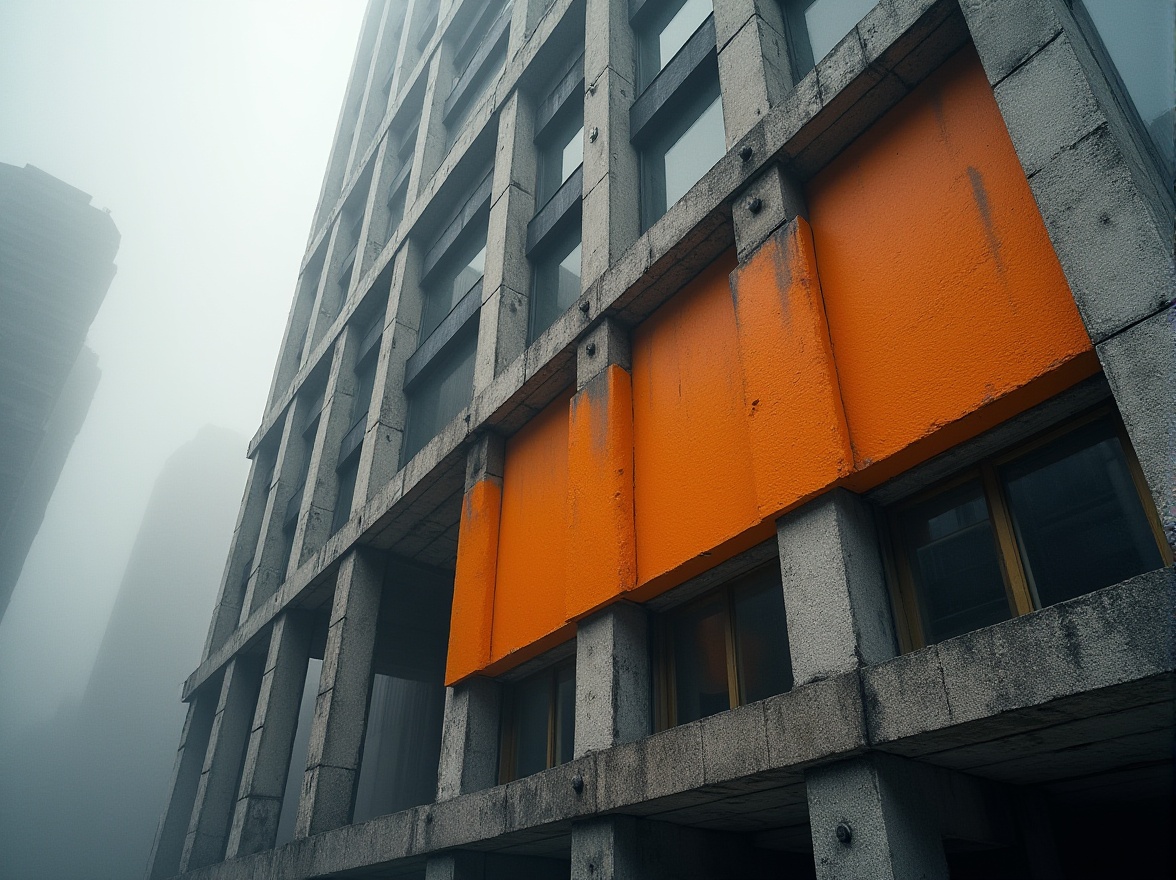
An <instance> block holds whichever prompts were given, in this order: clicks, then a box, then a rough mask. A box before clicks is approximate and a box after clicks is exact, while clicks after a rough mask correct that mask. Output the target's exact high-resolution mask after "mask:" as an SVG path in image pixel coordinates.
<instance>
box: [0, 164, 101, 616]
mask: <svg viewBox="0 0 1176 880" xmlns="http://www.w3.org/2000/svg"><path fill="white" fill-rule="evenodd" d="M118 243H119V235H118V230H117V229H115V227H114V222H113V221H112V220H111V219H110V217H109V215H107V214H106V213H104V212H103V211H99V210H98V209H97V208H94V207H92V206H91V205H90V197H89V196H88V195H86V194H85V193H84V192H82V191H81V190H78V189H75V188H74V187H72V186H70V185H69V184H67V183H63V182H62V181H60V180H58V179H57V178H55V177H51V176H50V175H48V174H46V173H45V172H43V171H40V170H38V169H36V168H34V167H32V166H31V165H26V166H25V167H24V168H17V167H15V166H13V165H4V164H0V617H2V616H3V615H4V611H5V609H6V608H7V607H8V600H9V599H10V598H11V596H12V590H13V588H14V587H15V586H16V581H17V579H18V578H19V577H20V571H21V568H22V567H23V566H24V560H25V556H26V555H27V554H28V550H29V546H30V545H31V544H32V542H33V538H35V537H36V535H37V530H38V529H39V528H40V526H41V520H42V519H43V518H44V516H45V508H46V506H47V505H48V503H49V498H50V496H51V495H52V494H53V489H54V487H55V486H56V485H57V478H58V476H59V475H60V473H61V468H62V466H63V465H64V464H65V458H66V456H67V455H68V453H69V449H70V447H71V446H72V445H73V441H74V438H75V437H76V436H77V433H78V431H79V430H80V429H81V426H82V422H83V421H84V420H85V417H86V412H87V411H88V410H89V407H90V401H91V399H92V398H93V396H94V389H95V388H96V387H97V385H98V375H99V372H98V366H97V358H96V357H95V355H94V353H93V352H92V351H90V350H89V349H86V348H83V343H84V342H85V338H86V330H87V328H89V326H90V322H91V321H93V320H94V315H95V314H97V312H98V307H99V305H101V303H102V299H103V297H105V296H106V291H107V288H109V287H110V281H111V279H112V278H113V277H114V271H115V267H114V262H113V261H114V255H115V253H116V252H117V251H118Z"/></svg>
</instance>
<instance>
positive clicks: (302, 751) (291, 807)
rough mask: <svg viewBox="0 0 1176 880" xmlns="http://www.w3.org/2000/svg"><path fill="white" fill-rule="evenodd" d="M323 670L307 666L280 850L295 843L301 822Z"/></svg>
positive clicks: (281, 822) (318, 665)
mask: <svg viewBox="0 0 1176 880" xmlns="http://www.w3.org/2000/svg"><path fill="white" fill-rule="evenodd" d="M322 669H323V661H322V660H315V659H313V658H312V659H311V660H310V662H309V663H307V665H306V682H305V683H304V684H303V686H302V702H301V703H300V704H299V705H298V726H297V727H295V728H294V745H293V747H292V748H291V749H290V767H289V769H287V771H286V787H285V788H284V789H283V790H282V808H281V812H280V813H279V814H278V836H277V839H276V840H275V846H281V845H282V844H283V843H288V842H290V841H291V840H293V839H294V822H295V820H296V819H297V818H298V798H299V795H301V793H302V777H303V776H304V775H305V773H306V753H307V750H308V748H309V747H310V725H311V722H313V721H314V704H315V701H316V700H317V699H318V691H319V674H320V673H321V672H322Z"/></svg>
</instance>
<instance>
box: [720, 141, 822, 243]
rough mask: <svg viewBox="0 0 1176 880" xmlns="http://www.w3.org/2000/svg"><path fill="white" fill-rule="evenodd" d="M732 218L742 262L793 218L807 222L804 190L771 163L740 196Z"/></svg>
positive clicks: (732, 208) (782, 169)
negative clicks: (802, 218) (803, 219)
mask: <svg viewBox="0 0 1176 880" xmlns="http://www.w3.org/2000/svg"><path fill="white" fill-rule="evenodd" d="M731 216H732V217H733V218H734V221H735V246H736V252H737V253H738V255H739V261H740V262H741V263H743V262H746V260H747V259H748V258H749V257H750V256H751V255H752V254H753V253H755V251H756V250H757V249H758V248H759V246H760V245H761V244H763V243H764V242H765V241H767V240H768V237H769V236H770V235H771V234H772V233H773V232H775V231H776V230H777V229H779V228H780V227H781V226H783V225H784V224H785V223H787V222H788V221H790V220H791V219H792V218H794V217H797V216H800V217H804V218H805V219H806V220H807V219H808V208H807V207H806V206H805V203H804V190H803V188H802V187H801V186H800V185H799V184H798V183H797V182H796V181H795V180H794V179H793V178H792V176H791V175H790V174H789V173H788V172H787V171H785V169H784V168H782V167H781V166H780V165H777V164H771V165H769V166H768V167H767V168H766V169H764V171H763V172H762V173H761V174H760V176H759V177H757V178H756V179H755V180H753V181H751V183H749V184H748V186H747V188H746V189H745V190H743V192H741V193H740V194H739V197H738V198H737V199H736V200H735V204H734V205H732V207H731Z"/></svg>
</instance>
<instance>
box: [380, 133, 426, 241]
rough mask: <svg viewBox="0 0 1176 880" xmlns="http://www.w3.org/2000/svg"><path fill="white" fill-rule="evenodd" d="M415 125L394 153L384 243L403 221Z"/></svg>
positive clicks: (414, 141)
mask: <svg viewBox="0 0 1176 880" xmlns="http://www.w3.org/2000/svg"><path fill="white" fill-rule="evenodd" d="M418 127H419V126H417V125H414V126H413V127H412V129H411V130H410V131H408V132H406V133H405V134H404V136H403V137H402V138H401V139H400V142H399V145H398V147H397V151H396V165H397V168H398V170H397V172H396V176H395V177H394V178H392V184H391V185H390V186H389V187H388V230H387V232H386V234H385V236H384V241H385V243H386V242H389V241H391V240H392V236H393V235H395V234H396V230H397V229H398V228H400V221H401V220H403V219H404V208H405V204H406V202H407V201H408V179H409V177H410V176H411V175H412V157H413V151H414V150H415V149H416V138H417V130H418Z"/></svg>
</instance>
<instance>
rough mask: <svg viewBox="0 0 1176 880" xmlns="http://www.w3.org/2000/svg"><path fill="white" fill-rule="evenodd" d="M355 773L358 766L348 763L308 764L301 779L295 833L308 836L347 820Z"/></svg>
mask: <svg viewBox="0 0 1176 880" xmlns="http://www.w3.org/2000/svg"><path fill="white" fill-rule="evenodd" d="M358 776H359V771H358V770H354V769H350V768H347V767H331V766H329V765H327V764H318V765H316V766H313V767H308V768H307V770H306V775H305V776H304V777H303V780H302V796H301V798H300V799H299V801H298V820H297V822H296V823H295V825H294V836H295V837H310V836H312V835H315V834H321V833H322V832H324V831H330V830H331V829H334V828H340V827H342V826H344V825H347V824H348V823H350V822H351V808H352V804H353V803H354V798H355V796H354V791H355V783H356V780H357V778H358Z"/></svg>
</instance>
